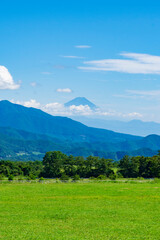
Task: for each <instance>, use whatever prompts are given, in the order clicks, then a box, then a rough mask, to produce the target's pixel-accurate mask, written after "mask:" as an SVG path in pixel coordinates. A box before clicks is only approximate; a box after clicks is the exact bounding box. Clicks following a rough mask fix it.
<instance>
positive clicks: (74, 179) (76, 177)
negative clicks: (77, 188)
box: [72, 174, 80, 182]
mask: <svg viewBox="0 0 160 240" xmlns="http://www.w3.org/2000/svg"><path fill="white" fill-rule="evenodd" d="M72 179H73V181H75V182H76V181H78V180H80V176H79V175H78V174H76V175H74V176H73V178H72Z"/></svg>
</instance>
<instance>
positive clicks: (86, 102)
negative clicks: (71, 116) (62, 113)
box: [64, 97, 98, 110]
mask: <svg viewBox="0 0 160 240" xmlns="http://www.w3.org/2000/svg"><path fill="white" fill-rule="evenodd" d="M73 105H75V106H80V105H82V106H86V105H87V106H89V107H90V109H92V110H95V109H97V108H98V107H97V106H96V105H95V104H94V103H92V102H90V101H89V100H88V99H87V98H85V97H77V98H74V99H73V100H71V101H69V102H67V103H65V104H64V106H65V107H70V106H73Z"/></svg>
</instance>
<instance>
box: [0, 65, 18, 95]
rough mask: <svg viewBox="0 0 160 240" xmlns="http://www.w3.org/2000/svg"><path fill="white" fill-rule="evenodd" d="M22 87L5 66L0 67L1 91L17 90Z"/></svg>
mask: <svg viewBox="0 0 160 240" xmlns="http://www.w3.org/2000/svg"><path fill="white" fill-rule="evenodd" d="M19 87H20V84H16V83H15V82H14V80H13V78H12V76H11V74H10V73H9V71H8V69H7V68H6V67H4V66H0V89H10V90H15V89H18V88H19Z"/></svg>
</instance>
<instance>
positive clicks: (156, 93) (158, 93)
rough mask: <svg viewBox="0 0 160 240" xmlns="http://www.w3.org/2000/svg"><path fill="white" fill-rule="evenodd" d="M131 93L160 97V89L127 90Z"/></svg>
mask: <svg viewBox="0 0 160 240" xmlns="http://www.w3.org/2000/svg"><path fill="white" fill-rule="evenodd" d="M126 92H128V93H129V94H133V95H138V96H142V97H144V96H150V97H157V96H159V97H160V90H149V91H141V90H126Z"/></svg>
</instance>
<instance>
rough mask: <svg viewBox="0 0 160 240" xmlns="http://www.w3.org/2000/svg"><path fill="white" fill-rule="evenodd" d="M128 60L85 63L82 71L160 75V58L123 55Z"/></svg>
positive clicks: (143, 55) (131, 54)
mask: <svg viewBox="0 0 160 240" xmlns="http://www.w3.org/2000/svg"><path fill="white" fill-rule="evenodd" d="M120 56H122V57H125V58H126V59H102V60H93V61H85V62H84V65H85V66H80V67H78V68H79V69H81V70H92V71H112V72H122V73H131V74H158V75H159V74H160V56H154V55H149V54H140V53H121V54H120Z"/></svg>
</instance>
